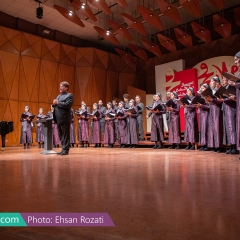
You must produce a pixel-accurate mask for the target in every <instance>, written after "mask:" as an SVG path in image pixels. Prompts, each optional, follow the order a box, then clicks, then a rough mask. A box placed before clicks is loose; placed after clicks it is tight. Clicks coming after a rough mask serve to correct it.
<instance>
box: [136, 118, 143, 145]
mask: <svg viewBox="0 0 240 240" xmlns="http://www.w3.org/2000/svg"><path fill="white" fill-rule="evenodd" d="M137 126H138V134H139V135H140V136H139V139H141V140H143V139H144V130H143V121H142V119H137Z"/></svg>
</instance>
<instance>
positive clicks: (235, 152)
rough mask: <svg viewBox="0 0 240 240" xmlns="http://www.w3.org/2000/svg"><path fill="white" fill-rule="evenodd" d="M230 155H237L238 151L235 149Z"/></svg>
mask: <svg viewBox="0 0 240 240" xmlns="http://www.w3.org/2000/svg"><path fill="white" fill-rule="evenodd" d="M230 154H238V151H237V150H236V149H233V150H232V151H231V152H230Z"/></svg>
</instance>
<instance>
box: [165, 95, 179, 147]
mask: <svg viewBox="0 0 240 240" xmlns="http://www.w3.org/2000/svg"><path fill="white" fill-rule="evenodd" d="M174 103H175V104H176V106H175V107H174V108H173V110H172V111H170V112H169V113H168V142H169V144H173V143H176V144H180V143H181V132H180V116H179V111H180V104H179V103H178V101H177V100H176V99H174Z"/></svg>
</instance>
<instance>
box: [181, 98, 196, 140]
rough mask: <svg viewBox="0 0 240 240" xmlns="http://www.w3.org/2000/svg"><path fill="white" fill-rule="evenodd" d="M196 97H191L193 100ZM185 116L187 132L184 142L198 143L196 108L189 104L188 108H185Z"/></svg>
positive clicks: (185, 132)
mask: <svg viewBox="0 0 240 240" xmlns="http://www.w3.org/2000/svg"><path fill="white" fill-rule="evenodd" d="M193 98H194V96H192V97H190V99H191V100H192V99H193ZM184 115H185V131H184V141H185V142H189V143H195V142H198V123H197V113H196V107H194V106H193V105H191V104H189V105H188V106H187V108H184Z"/></svg>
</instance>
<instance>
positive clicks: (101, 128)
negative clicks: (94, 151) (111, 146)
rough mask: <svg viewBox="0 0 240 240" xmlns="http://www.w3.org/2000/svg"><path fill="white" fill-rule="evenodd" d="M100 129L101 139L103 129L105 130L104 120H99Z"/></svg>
mask: <svg viewBox="0 0 240 240" xmlns="http://www.w3.org/2000/svg"><path fill="white" fill-rule="evenodd" d="M100 130H101V140H103V137H104V130H105V122H100Z"/></svg>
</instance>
